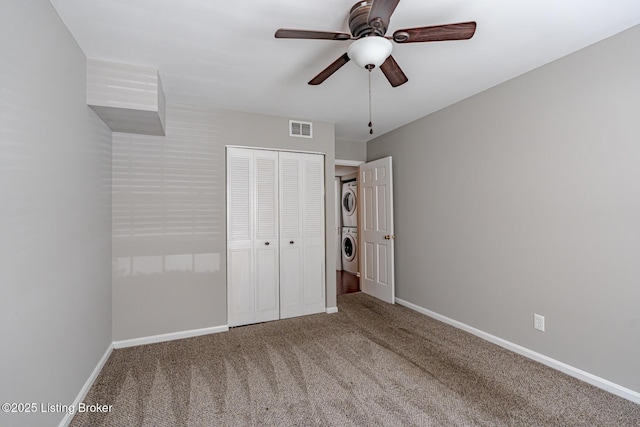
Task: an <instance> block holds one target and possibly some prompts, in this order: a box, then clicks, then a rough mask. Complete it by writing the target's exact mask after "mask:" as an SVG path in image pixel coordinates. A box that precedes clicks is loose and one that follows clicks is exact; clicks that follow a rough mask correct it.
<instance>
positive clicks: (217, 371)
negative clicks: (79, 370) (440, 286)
mask: <svg viewBox="0 0 640 427" xmlns="http://www.w3.org/2000/svg"><path fill="white" fill-rule="evenodd" d="M338 308H339V312H338V313H337V314H330V315H328V314H318V315H312V316H305V317H299V318H294V319H287V320H280V321H276V322H268V323H262V324H257V325H250V326H244V327H238V328H232V329H231V330H230V331H229V332H224V333H219V334H212V335H206V336H201V337H196V338H189V339H184V340H177V341H171V342H166V343H159V344H152V345H146V346H140V347H131V348H125V349H119V350H114V351H113V353H112V354H111V357H110V358H109V360H108V361H107V363H106V364H105V366H104V368H103V369H102V372H101V373H100V374H99V376H98V378H97V379H96V381H95V383H94V385H93V387H92V388H91V390H90V391H89V393H88V395H87V397H86V399H85V403H87V404H96V403H97V404H106V405H113V406H112V409H111V412H108V413H79V414H76V416H75V418H74V419H73V421H72V423H71V426H72V427H79V426H94V427H98V426H172V427H173V426H236V425H238V426H251V425H256V426H294V425H295V426H316V425H318V426H319V425H323V426H380V425H384V426H640V405H637V404H634V403H632V402H629V401H627V400H624V399H622V398H619V397H617V396H614V395H612V394H609V393H607V392H605V391H602V390H600V389H598V388H596V387H593V386H591V385H588V384H586V383H584V382H581V381H579V380H577V379H575V378H572V377H570V376H568V375H565V374H562V373H560V372H558V371H555V370H553V369H551V368H548V367H546V366H544V365H542V364H539V363H537V362H534V361H531V360H529V359H527V358H524V357H522V356H520V355H517V354H515V353H512V352H510V351H508V350H505V349H503V348H501V347H498V346H496V345H494V344H491V343H489V342H486V341H483V340H481V339H480V338H478V337H475V336H473V335H471V334H468V333H466V332H464V331H461V330H458V329H456V328H453V327H451V326H449V325H446V324H443V323H441V322H438V321H436V320H434V319H431V318H429V317H426V316H423V315H421V314H419V313H416V312H413V311H411V310H409V309H407V308H405V307H401V306H398V305H390V304H386V303H383V302H381V301H378V300H376V299H374V298H371V297H369V296H368V295H365V294H362V293H354V294H346V295H340V296H339V297H338Z"/></svg>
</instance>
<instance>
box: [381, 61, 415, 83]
mask: <svg viewBox="0 0 640 427" xmlns="http://www.w3.org/2000/svg"><path fill="white" fill-rule="evenodd" d="M380 69H381V70H382V72H383V73H384V75H385V77H386V78H387V80H389V83H391V86H393V87H398V86H400V85H403V84H405V83H406V82H408V81H409V79H408V78H407V76H405V75H404V73H403V72H402V69H401V68H400V66H399V65H398V63H397V62H396V60H395V59H393V56H389V57H388V58H387V60H386V61H384V62H383V63H382V65H381V66H380Z"/></svg>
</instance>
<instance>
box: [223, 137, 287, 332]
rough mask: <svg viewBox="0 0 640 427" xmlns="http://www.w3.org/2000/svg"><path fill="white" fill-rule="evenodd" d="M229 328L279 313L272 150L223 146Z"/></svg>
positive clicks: (275, 158)
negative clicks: (225, 153)
mask: <svg viewBox="0 0 640 427" xmlns="http://www.w3.org/2000/svg"><path fill="white" fill-rule="evenodd" d="M227 206H228V207H227V211H228V220H227V241H228V243H227V274H228V279H227V292H228V322H229V326H238V325H246V324H250V323H256V322H264V321H268V320H275V319H278V318H279V317H280V309H279V289H280V287H279V283H278V263H279V261H278V258H279V249H278V246H279V241H278V233H279V231H278V153H276V152H269V151H258V150H251V149H243V148H228V149H227Z"/></svg>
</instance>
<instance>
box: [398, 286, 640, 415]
mask: <svg viewBox="0 0 640 427" xmlns="http://www.w3.org/2000/svg"><path fill="white" fill-rule="evenodd" d="M396 303H398V304H400V305H403V306H405V307H407V308H410V309H411V310H414V311H417V312H418V313H422V314H424V315H426V316H429V317H432V318H434V319H436V320H439V321H441V322H443V323H446V324H448V325H451V326H454V327H456V328H458V329H462V330H463V331H466V332H469V333H470V334H473V335H475V336H477V337H480V338H482V339H484V340H486V341H489V342H492V343H494V344H497V345H499V346H500V347H504V348H506V349H507V350H511V351H513V352H515V353H518V354H520V355H522V356H524V357H527V358H529V359H532V360H535V361H536V362H540V363H542V364H543V365H546V366H549V367H550V368H553V369H556V370H558V371H560V372H563V373H565V374H567V375H570V376H572V377H574V378H577V379H579V380H582V381H584V382H586V383H589V384H591V385H593V386H596V387H598V388H601V389H603V390H606V391H608V392H609V393H612V394H615V395H616V396H620V397H622V398H624V399H627V400H630V401H632V402H634V403H640V392H637V391H634V390H631V389H628V388H626V387H623V386H621V385H618V384H615V383H613V382H611V381H609V380H605V379H604V378H600V377H598V376H596V375H593V374H590V373H589V372H585V371H583V370H581V369H578V368H575V367H573V366H571V365H567V364H566V363H563V362H560V361H558V360H555V359H552V358H550V357H548V356H545V355H544V354H540V353H537V352H535V351H533V350H529V349H528V348H525V347H522V346H520V345H518V344H514V343H512V342H509V341H507V340H504V339H502V338H499V337H496V336H495V335H491V334H489V333H487V332H484V331H481V330H480V329H476V328H474V327H472V326H469V325H467V324H465V323H462V322H458V321H457V320H453V319H450V318H448V317H446V316H443V315H441V314H438V313H436V312H433V311H431V310H427V309H426V308H424V307H420V306H419V305H415V304H412V303H410V302H408V301H404V300H402V299H400V298H396Z"/></svg>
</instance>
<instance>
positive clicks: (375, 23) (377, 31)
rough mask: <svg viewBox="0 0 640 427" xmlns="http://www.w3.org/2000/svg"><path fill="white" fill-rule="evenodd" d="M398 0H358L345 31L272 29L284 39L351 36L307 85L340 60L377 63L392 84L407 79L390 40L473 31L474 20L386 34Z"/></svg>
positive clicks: (458, 37)
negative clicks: (334, 56) (349, 41)
mask: <svg viewBox="0 0 640 427" xmlns="http://www.w3.org/2000/svg"><path fill="white" fill-rule="evenodd" d="M399 2H400V0H369V1H359V2H357V3H356V4H355V5H353V7H352V8H351V11H350V12H349V30H350V31H351V34H349V33H342V32H330V31H312V30H295V29H285V28H281V29H279V30H278V31H276V34H275V36H276V38H284V39H322V40H340V41H345V40H355V41H354V42H353V43H352V44H351V45H350V46H349V48H348V49H347V52H346V53H345V54H344V55H342V56H341V57H339V58H338V59H337V60H335V61H334V62H333V63H332V64H331V65H329V66H328V67H327V68H325V69H324V70H322V71H321V72H320V73H319V74H318V75H317V76H315V77H314V78H313V79H311V80H310V81H309V84H310V85H319V84H320V83H322V82H324V81H325V80H326V79H327V78H329V77H330V76H331V75H332V74H333V73H335V72H336V71H338V70H339V69H340V67H342V66H343V65H344V64H346V63H347V62H349V61H350V60H353V61H354V62H355V63H356V64H357V65H358V66H360V67H362V68H365V69H367V70H369V71H371V70H372V69H373V68H375V67H380V69H381V70H382V72H383V73H384V75H385V77H386V78H387V80H389V83H391V86H393V87H396V86H400V85H402V84H404V83H406V82H407V81H408V80H409V79H407V76H406V75H405V74H404V72H403V71H402V69H401V68H400V66H399V65H398V63H397V62H396V61H395V60H394V59H393V56H391V51H392V50H393V44H392V43H391V40H393V41H394V42H396V43H420V42H433V41H443V40H466V39H470V38H471V37H473V34H474V33H475V31H476V23H475V22H461V23H457V24H447V25H435V26H430V27H417V28H405V29H402V30H397V31H395V32H394V33H393V35H391V36H386V35H385V34H386V33H387V28H388V27H389V20H390V18H391V15H392V14H393V11H394V10H395V9H396V6H397V5H398V3H399Z"/></svg>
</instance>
